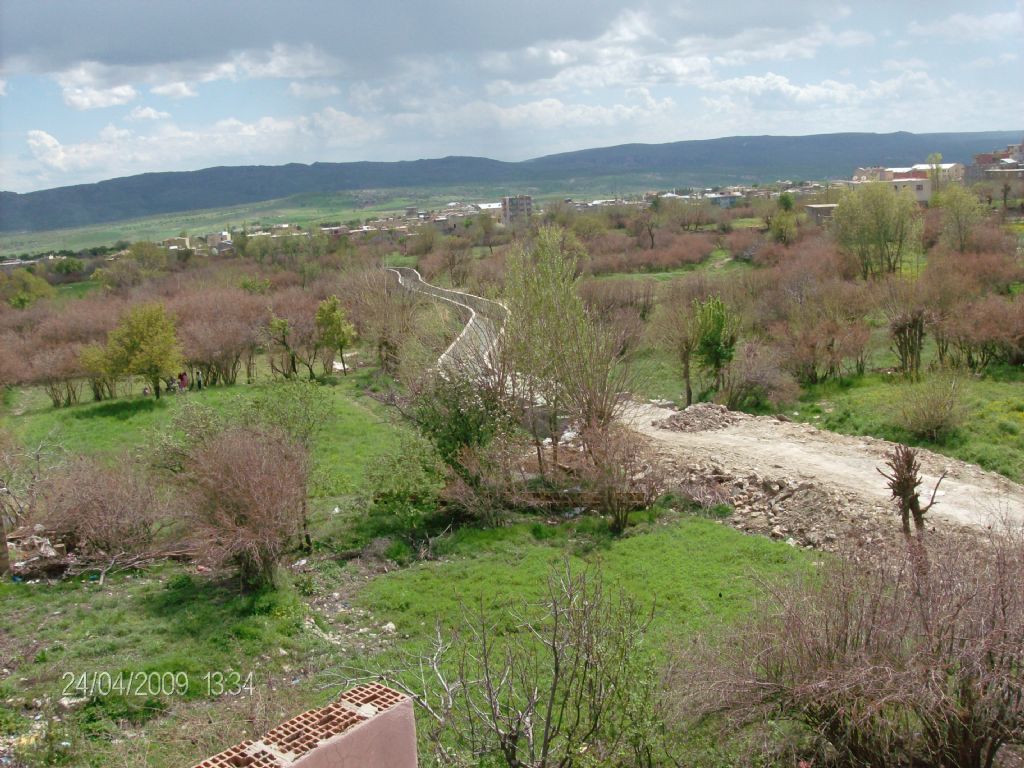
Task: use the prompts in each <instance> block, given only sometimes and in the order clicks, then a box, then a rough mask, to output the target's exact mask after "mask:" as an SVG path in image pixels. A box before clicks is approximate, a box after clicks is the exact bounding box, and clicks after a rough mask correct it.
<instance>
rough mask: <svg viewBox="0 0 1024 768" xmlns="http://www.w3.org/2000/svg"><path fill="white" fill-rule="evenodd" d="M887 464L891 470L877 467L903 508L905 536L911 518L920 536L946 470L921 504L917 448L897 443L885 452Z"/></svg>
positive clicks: (901, 512)
mask: <svg viewBox="0 0 1024 768" xmlns="http://www.w3.org/2000/svg"><path fill="white" fill-rule="evenodd" d="M885 465H886V466H887V467H888V468H889V471H888V472H883V471H882V470H881V469H879V470H878V472H879V474H880V475H881V476H882V477H884V478H885V480H886V485H887V486H888V487H889V490H890V491H891V492H892V497H893V499H894V500H895V501H896V504H897V506H898V507H899V510H900V519H901V520H902V522H903V535H904V536H907V537H908V538H909V537H910V520H911V518H913V520H914V529H915V530H916V531H917V535H918V537H919V538H920V537H921V536H923V535H924V516H925V514H926V513H927V512H928V510H929V509H931V508H932V505H933V504H935V495H936V494H937V493H938V492H939V485H940V484H941V483H942V481H943V480H944V479H945V477H946V473H945V472H943V473H942V474H941V475H940V476H939V479H938V480H937V481H936V483H935V487H934V488H932V497H931V500H930V501H929V502H928V503H927V504H926V505H925V506H924V507H922V506H921V496H920V493H919V492H918V488H920V487H921V483H922V479H921V462H920V461H919V460H918V458H917V451H915V450H914V449H913V448H910V447H909V446H906V445H897V446H896V447H895V448H894V449H893V450H892V451H891V452H890V453H887V454H886V455H885Z"/></svg>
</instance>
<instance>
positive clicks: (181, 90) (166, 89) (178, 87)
mask: <svg viewBox="0 0 1024 768" xmlns="http://www.w3.org/2000/svg"><path fill="white" fill-rule="evenodd" d="M149 92H150V93H155V94H156V95H157V96H166V97H168V98H170V99H187V98H191V97H192V96H196V95H198V94H197V93H196V89H195V88H193V87H192V86H191V85H189V84H188V83H185V82H181V81H179V82H176V83H165V84H163V85H157V86H154V87H153V88H150V89H149Z"/></svg>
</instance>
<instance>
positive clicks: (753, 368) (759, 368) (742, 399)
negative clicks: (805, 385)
mask: <svg viewBox="0 0 1024 768" xmlns="http://www.w3.org/2000/svg"><path fill="white" fill-rule="evenodd" d="M778 359H779V355H778V353H777V352H776V351H775V350H773V349H770V348H768V347H766V346H765V345H764V344H761V343H760V342H756V341H747V342H744V343H743V344H741V345H740V347H739V349H738V350H737V352H736V358H735V359H734V360H733V361H732V362H731V363H730V364H729V367H728V368H727V369H726V371H725V375H724V376H723V377H722V388H721V390H720V391H719V393H718V399H719V400H720V401H722V402H723V403H725V405H726V406H727V407H729V408H730V409H732V410H737V409H740V408H759V407H762V406H764V405H771V406H774V407H776V408H777V407H779V406H780V405H784V404H785V403H791V402H794V401H795V400H796V399H797V398H798V397H799V396H800V387H799V385H797V383H796V380H795V379H794V378H793V377H792V376H791V375H790V374H789V373H787V372H786V371H784V370H782V368H780V367H779V364H778V362H777V361H778Z"/></svg>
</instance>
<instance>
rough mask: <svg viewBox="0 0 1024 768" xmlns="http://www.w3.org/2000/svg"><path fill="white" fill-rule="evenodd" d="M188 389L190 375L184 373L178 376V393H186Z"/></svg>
mask: <svg viewBox="0 0 1024 768" xmlns="http://www.w3.org/2000/svg"><path fill="white" fill-rule="evenodd" d="M187 389H188V373H186V372H185V371H182V372H181V373H179V374H178V391H179V392H184V391H186V390H187Z"/></svg>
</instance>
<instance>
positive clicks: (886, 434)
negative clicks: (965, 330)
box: [794, 372, 1024, 482]
mask: <svg viewBox="0 0 1024 768" xmlns="http://www.w3.org/2000/svg"><path fill="white" fill-rule="evenodd" d="M1022 382H1024V378H1022V377H1021V375H1020V374H1019V373H1016V372H1014V373H1009V374H1004V375H1001V376H994V377H986V378H982V379H975V378H971V377H967V378H964V379H963V380H962V382H961V386H962V387H963V393H964V394H963V402H964V404H965V406H966V408H967V414H968V415H967V418H966V419H965V420H964V423H963V424H962V426H961V427H960V428H959V429H958V430H957V431H956V433H955V434H953V435H951V436H950V437H949V438H947V439H946V440H945V441H944V442H942V443H939V444H934V443H930V442H927V441H920V440H915V439H913V438H912V437H911V436H910V435H908V434H907V433H906V432H904V431H903V430H902V429H900V428H899V427H897V426H895V425H894V421H893V419H894V412H895V410H896V409H897V408H898V407H899V403H900V400H901V398H903V397H906V396H907V394H906V385H905V384H904V383H903V382H901V381H899V380H898V379H897V378H896V377H894V376H890V375H886V374H869V375H867V376H865V377H863V378H860V379H856V380H853V381H848V382H842V383H834V382H830V383H828V384H824V385H820V386H817V387H812V388H811V389H810V390H809V392H808V393H807V394H806V395H805V397H804V399H803V401H802V402H801V403H800V404H799V405H797V406H795V407H794V410H795V411H796V412H797V413H799V418H801V419H803V420H807V421H811V422H813V423H814V424H816V425H818V426H821V427H824V428H826V429H831V430H834V431H836V432H842V433H845V434H850V435H874V436H876V437H883V438H885V439H887V440H894V441H898V442H903V443H909V444H911V445H921V446H924V447H926V448H930V449H932V450H934V451H937V452H939V453H943V454H946V455H948V456H952V457H954V458H957V459H962V460H964V461H969V462H972V463H974V464H978V465H980V466H982V467H984V468H985V469H990V470H992V471H994V472H999V473H1000V474H1003V475H1006V476H1007V477H1009V478H1011V479H1013V480H1016V481H1018V482H1024V386H1022ZM901 390H903V391H901Z"/></svg>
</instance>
